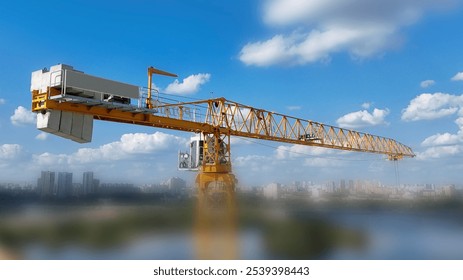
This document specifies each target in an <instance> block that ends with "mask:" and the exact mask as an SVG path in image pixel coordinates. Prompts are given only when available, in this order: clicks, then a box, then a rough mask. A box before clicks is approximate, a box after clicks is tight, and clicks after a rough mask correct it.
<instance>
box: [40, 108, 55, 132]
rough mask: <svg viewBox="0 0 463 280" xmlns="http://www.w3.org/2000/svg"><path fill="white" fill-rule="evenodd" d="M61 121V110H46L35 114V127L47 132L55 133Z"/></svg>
mask: <svg viewBox="0 0 463 280" xmlns="http://www.w3.org/2000/svg"><path fill="white" fill-rule="evenodd" d="M60 121H61V111H58V110H53V111H47V112H46V113H45V114H42V113H38V114H37V128H38V129H39V130H42V131H45V132H48V133H53V134H55V133H57V132H58V131H59V125H60Z"/></svg>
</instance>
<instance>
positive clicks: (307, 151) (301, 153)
mask: <svg viewBox="0 0 463 280" xmlns="http://www.w3.org/2000/svg"><path fill="white" fill-rule="evenodd" d="M333 153H335V151H334V150H331V149H326V148H321V147H311V146H304V145H291V146H284V145H281V146H278V148H277V150H276V151H275V158H276V159H278V160H282V159H290V158H300V157H308V156H309V157H310V156H311V157H319V156H323V155H329V154H333Z"/></svg>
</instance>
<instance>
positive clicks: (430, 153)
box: [416, 145, 463, 160]
mask: <svg viewBox="0 0 463 280" xmlns="http://www.w3.org/2000/svg"><path fill="white" fill-rule="evenodd" d="M462 151H463V148H462V147H461V146H460V145H451V146H436V147H430V148H428V149H426V150H425V151H424V152H421V153H417V154H416V158H417V159H419V160H427V159H437V158H443V157H446V156H453V155H456V154H459V153H461V152H462Z"/></svg>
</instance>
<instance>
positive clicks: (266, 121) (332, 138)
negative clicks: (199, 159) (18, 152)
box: [32, 88, 415, 160]
mask: <svg viewBox="0 0 463 280" xmlns="http://www.w3.org/2000/svg"><path fill="white" fill-rule="evenodd" d="M49 92H50V93H49V94H46V93H38V92H33V94H32V110H33V111H36V112H37V111H42V110H63V111H71V112H79V113H83V114H90V115H93V116H94V118H95V119H98V120H105V121H112V122H121V123H131V124H138V125H144V126H152V127H160V128H167V129H174V130H182V131H191V132H195V133H200V132H204V133H215V132H218V133H219V134H225V135H230V136H240V137H247V138H254V139H262V140H270V141H277V142H284V143H291V144H298V145H306V146H315V147H323V148H330V149H339V150H346V151H356V152H368V153H378V154H385V155H387V156H388V157H389V158H390V159H394V160H395V159H402V158H404V157H414V156H415V154H414V153H413V151H412V149H411V148H410V147H408V146H406V145H403V144H401V143H399V142H397V141H395V140H393V139H390V138H385V137H380V136H376V135H372V134H368V133H362V132H358V131H353V130H348V129H343V128H339V127H335V126H330V125H325V124H322V123H318V122H314V121H310V120H302V119H299V118H294V117H290V116H286V115H282V114H278V113H273V112H269V111H266V110H262V109H257V108H254V107H250V106H246V105H242V104H239V103H237V102H233V101H229V100H226V99H225V98H217V99H208V100H201V101H195V102H183V103H176V104H164V105H161V106H158V107H157V108H159V109H163V110H159V112H157V113H156V114H153V113H150V112H143V111H140V112H130V111H126V110H122V109H118V108H112V109H110V108H108V107H105V106H104V104H103V105H90V104H85V103H73V102H62V101H56V100H51V99H50V98H49V96H53V95H57V94H59V90H57V89H54V88H50V89H49ZM197 105H201V106H204V107H206V108H207V112H206V115H205V117H204V119H196V120H191V119H186V118H184V114H183V112H185V110H187V109H188V108H189V107H190V106H197ZM172 111H175V112H177V113H176V114H172V113H171V112H172Z"/></svg>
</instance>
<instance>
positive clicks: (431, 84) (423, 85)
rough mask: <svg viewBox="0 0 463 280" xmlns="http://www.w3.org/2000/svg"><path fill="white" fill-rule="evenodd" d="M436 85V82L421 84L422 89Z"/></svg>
mask: <svg viewBox="0 0 463 280" xmlns="http://www.w3.org/2000/svg"><path fill="white" fill-rule="evenodd" d="M435 84H436V81H434V80H424V81H422V82H421V83H420V87H422V88H428V87H430V86H433V85H435Z"/></svg>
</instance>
